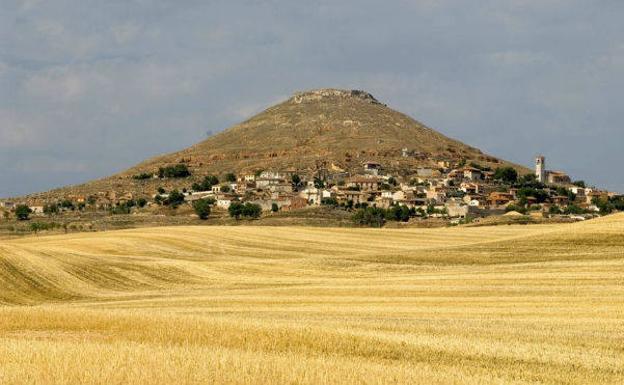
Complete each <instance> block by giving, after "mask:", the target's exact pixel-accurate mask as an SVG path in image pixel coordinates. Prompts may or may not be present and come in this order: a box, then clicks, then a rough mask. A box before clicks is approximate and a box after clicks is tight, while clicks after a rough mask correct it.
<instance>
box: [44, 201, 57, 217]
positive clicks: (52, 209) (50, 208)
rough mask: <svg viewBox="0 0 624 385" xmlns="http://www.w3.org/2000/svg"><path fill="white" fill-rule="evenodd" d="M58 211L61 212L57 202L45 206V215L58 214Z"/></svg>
mask: <svg viewBox="0 0 624 385" xmlns="http://www.w3.org/2000/svg"><path fill="white" fill-rule="evenodd" d="M58 212H59V207H58V205H57V204H56V203H52V204H49V205H45V206H43V213H44V214H45V215H54V214H58Z"/></svg>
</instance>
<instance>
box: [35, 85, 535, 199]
mask: <svg viewBox="0 0 624 385" xmlns="http://www.w3.org/2000/svg"><path fill="white" fill-rule="evenodd" d="M440 160H447V161H450V162H463V161H464V160H465V161H468V162H470V161H474V162H478V163H479V164H482V165H483V166H488V167H492V168H495V167H500V166H501V165H512V166H513V167H516V168H517V169H518V170H519V171H521V172H526V171H528V170H526V169H524V168H523V167H521V166H517V165H513V164H510V163H509V162H506V161H504V160H501V159H497V158H496V157H493V156H490V155H487V154H485V153H483V152H482V151H480V150H479V149H476V148H474V147H471V146H469V145H466V144H464V143H461V142H459V141H457V140H454V139H451V138H448V137H446V136H444V135H442V134H440V133H439V132H437V131H435V130H433V129H431V128H429V127H427V126H425V125H424V124H422V123H420V122H418V121H416V120H414V119H412V118H411V117H409V116H407V115H404V114H402V113H400V112H397V111H395V110H392V109H391V108H389V107H387V106H386V105H384V104H382V103H381V102H379V101H378V100H377V99H375V97H373V96H372V95H371V94H369V93H367V92H364V91H357V90H338V89H320V90H313V91H307V92H300V93H296V94H295V95H293V96H292V97H291V98H290V99H288V100H286V101H285V102H283V103H280V104H277V105H275V106H273V107H270V108H268V109H266V110H265V111H263V112H261V113H260V114H258V115H256V116H254V117H252V118H250V119H249V120H247V121H245V122H242V123H240V124H238V125H235V126H233V127H231V128H229V129H227V130H225V131H223V132H221V133H218V134H216V135H214V136H212V137H210V138H208V139H206V140H204V141H202V142H200V143H198V144H196V145H193V146H191V147H189V148H186V149H184V150H181V151H178V152H174V153H171V154H166V155H162V156H158V157H155V158H152V159H149V160H146V161H144V162H142V163H140V164H138V165H136V166H134V167H132V168H130V169H128V170H126V171H124V172H121V173H119V174H117V175H113V176H111V177H107V178H103V179H100V180H96V181H92V182H89V183H85V184H82V185H78V186H70V187H66V188H62V189H57V190H53V191H49V192H45V193H39V194H34V195H32V196H30V198H36V199H42V200H45V199H52V198H58V197H59V196H63V195H67V194H73V195H89V194H95V193H102V192H115V193H117V194H124V193H132V194H134V195H135V196H137V195H151V194H154V193H155V192H156V190H157V189H158V188H159V187H165V188H167V189H169V188H174V187H175V188H183V187H189V186H190V185H191V184H192V183H193V182H196V181H198V180H200V179H202V178H203V177H204V176H205V175H208V174H216V175H224V174H225V173H229V172H232V173H235V174H237V175H242V174H245V173H254V172H256V171H258V170H269V169H272V170H283V169H292V170H297V172H298V173H301V174H304V175H305V174H309V173H313V172H314V171H315V170H316V169H317V168H319V167H326V168H328V169H332V170H340V171H344V172H346V173H350V172H352V173H354V172H357V170H360V169H361V167H362V163H363V162H365V161H366V162H378V163H380V164H382V165H383V167H384V168H385V169H386V170H388V171H389V172H392V173H395V174H397V175H403V174H405V173H408V172H409V170H412V171H413V170H414V169H415V168H416V167H423V166H425V167H427V166H429V167H430V166H435V165H436V164H437V162H438V161H440ZM180 163H183V164H185V165H186V166H187V167H188V169H189V170H190V171H191V174H192V175H191V177H189V178H184V179H165V180H163V179H156V178H145V179H142V180H138V179H136V178H135V176H136V175H140V174H149V175H152V174H155V173H157V172H158V170H159V168H161V167H166V166H171V165H176V164H180Z"/></svg>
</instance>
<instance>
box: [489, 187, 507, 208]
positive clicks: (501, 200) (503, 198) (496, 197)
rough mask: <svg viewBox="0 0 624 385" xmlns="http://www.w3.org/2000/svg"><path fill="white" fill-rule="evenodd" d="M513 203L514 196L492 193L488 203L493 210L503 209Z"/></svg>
mask: <svg viewBox="0 0 624 385" xmlns="http://www.w3.org/2000/svg"><path fill="white" fill-rule="evenodd" d="M512 201H513V195H511V194H509V193H504V192H497V191H495V192H492V193H490V195H489V196H488V199H487V202H488V205H489V206H490V207H491V208H503V207H505V206H507V205H508V204H509V203H511V202H512Z"/></svg>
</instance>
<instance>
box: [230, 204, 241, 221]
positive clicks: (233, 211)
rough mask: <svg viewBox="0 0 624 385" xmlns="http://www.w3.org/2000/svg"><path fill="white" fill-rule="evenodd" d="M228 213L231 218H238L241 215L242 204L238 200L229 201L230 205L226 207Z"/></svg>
mask: <svg viewBox="0 0 624 385" xmlns="http://www.w3.org/2000/svg"><path fill="white" fill-rule="evenodd" d="M228 213H229V214H230V216H231V217H232V218H235V219H236V220H239V219H240V217H241V215H243V204H242V203H240V202H232V203H230V207H228Z"/></svg>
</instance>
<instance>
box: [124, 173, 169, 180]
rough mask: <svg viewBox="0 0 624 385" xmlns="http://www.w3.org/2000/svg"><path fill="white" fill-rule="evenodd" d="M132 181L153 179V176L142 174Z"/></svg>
mask: <svg viewBox="0 0 624 385" xmlns="http://www.w3.org/2000/svg"><path fill="white" fill-rule="evenodd" d="M163 174H164V172H163ZM132 179H134V180H145V179H152V174H148V173H145V172H144V173H141V174H136V175H133V176H132Z"/></svg>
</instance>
